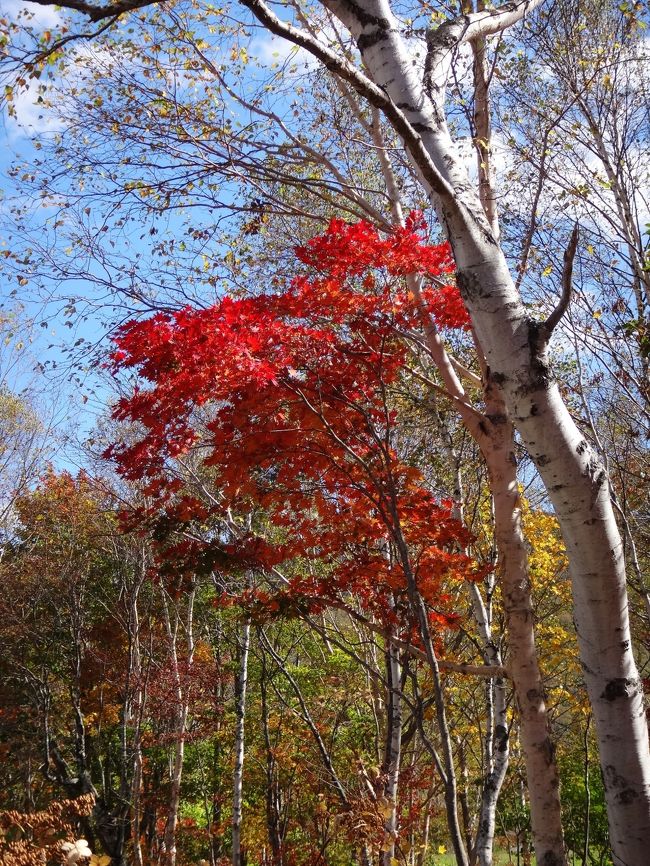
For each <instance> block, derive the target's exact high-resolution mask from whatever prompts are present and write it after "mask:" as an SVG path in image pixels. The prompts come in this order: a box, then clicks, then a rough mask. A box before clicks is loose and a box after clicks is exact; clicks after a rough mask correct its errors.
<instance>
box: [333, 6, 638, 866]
mask: <svg viewBox="0 0 650 866" xmlns="http://www.w3.org/2000/svg"><path fill="white" fill-rule="evenodd" d="M327 6H328V8H330V9H331V10H332V11H333V12H334V14H335V15H337V17H338V18H339V19H340V20H341V21H342V22H343V23H344V24H345V26H346V27H348V29H349V30H350V32H351V33H352V35H353V37H354V39H355V41H356V43H357V46H358V48H359V50H360V52H361V55H362V57H363V61H364V64H365V67H366V68H367V69H368V70H369V72H370V75H371V77H372V79H373V80H374V83H375V84H376V85H378V86H379V87H380V88H381V90H382V91H384V92H385V93H386V94H387V95H388V96H389V97H390V100H391V102H392V104H393V105H394V106H395V107H396V108H397V109H399V111H400V112H401V113H402V115H403V116H404V117H405V118H406V120H407V121H408V124H409V126H410V129H411V130H412V131H413V132H414V133H416V136H414V137H411V139H410V140H409V141H407V146H408V148H409V150H410V152H411V155H412V157H413V160H414V162H415V164H416V165H417V166H418V168H419V169H420V173H421V176H422V180H423V182H424V183H425V185H426V186H427V187H428V188H429V190H430V191H431V195H432V202H433V204H434V206H435V208H436V211H437V213H438V215H439V217H440V220H441V223H442V225H443V227H444V229H445V231H446V234H447V236H448V238H449V241H450V243H451V245H452V248H453V251H454V256H455V259H456V263H457V267H458V283H459V286H460V289H461V292H462V294H463V298H464V300H465V302H466V304H467V306H468V309H469V311H470V314H471V316H472V321H473V323H474V327H475V329H476V333H477V335H478V338H479V341H480V343H481V346H482V347H483V350H484V351H485V354H486V357H487V361H488V364H489V371H488V375H489V377H490V380H491V381H492V382H494V383H495V384H497V385H498V386H500V387H501V388H502V390H503V393H504V395H505V399H506V404H507V408H508V412H509V414H510V416H511V418H512V419H513V421H514V423H515V425H516V427H517V429H518V430H519V433H520V435H521V437H522V440H523V442H524V445H525V446H526V448H527V450H528V452H529V454H530V455H531V457H532V458H533V460H534V461H535V465H536V466H537V467H538V469H539V472H540V474H541V476H542V478H543V480H544V483H545V485H546V488H547V491H548V494H549V497H550V499H551V501H552V503H553V506H554V508H555V511H556V514H557V516H558V520H559V522H560V526H561V528H562V533H563V536H564V540H565V543H566V546H567V552H568V555H569V562H570V570H571V576H572V581H573V596H574V619H575V624H576V629H577V634H578V642H579V647H580V657H581V662H582V666H583V670H584V675H585V682H586V685H587V690H588V694H589V698H590V702H591V705H592V708H593V714H594V722H595V728H596V734H597V738H598V744H599V749H600V760H601V766H602V771H603V778H604V782H605V795H606V801H607V807H608V818H609V827H610V838H611V846H612V853H613V857H614V863H615V864H616V866H645V864H646V863H647V857H648V852H647V840H648V839H650V751H649V748H648V728H647V724H646V718H645V708H644V701H643V693H642V689H641V684H640V680H639V675H638V670H637V667H636V663H635V660H634V657H633V653H632V646H631V635H630V628H629V616H628V605H627V595H626V580H625V562H624V556H623V545H622V543H621V537H620V534H619V531H618V527H617V525H616V521H615V518H614V514H613V510H612V505H611V501H610V496H609V489H608V484H607V479H606V477H605V472H604V470H603V468H602V466H601V463H600V461H599V459H598V458H597V456H596V455H595V454H594V453H593V451H592V449H591V448H590V447H589V445H588V443H587V442H586V441H585V440H584V438H583V436H582V435H581V433H580V431H579V430H578V428H577V427H576V425H575V423H574V422H573V419H572V418H571V416H570V414H569V412H568V410H567V408H566V406H565V405H564V403H563V401H562V398H561V396H560V393H559V390H558V387H557V384H556V383H555V381H554V379H553V376H552V373H551V370H550V368H549V365H548V358H547V355H546V351H545V341H546V338H547V336H548V335H546V334H544V333H543V327H542V326H540V324H539V323H536V322H534V321H533V320H531V319H530V318H529V316H528V314H527V312H526V309H525V307H524V305H523V303H522V300H521V298H520V296H519V295H518V293H517V291H516V290H515V286H514V283H513V280H512V278H511V275H510V273H509V270H508V267H507V264H506V260H505V257H504V255H503V252H502V250H501V249H500V247H499V245H498V243H497V242H496V240H495V238H494V236H493V234H492V232H491V229H490V225H489V223H488V221H487V219H486V218H485V215H484V213H483V209H482V207H481V203H480V200H479V199H478V196H477V195H476V193H475V191H474V190H473V188H472V184H471V182H470V181H469V179H468V177H467V174H466V171H465V169H464V167H463V166H462V165H461V163H460V162H459V159H458V157H457V156H456V151H455V148H454V147H453V143H452V140H451V138H450V136H449V132H448V130H447V126H446V122H445V118H444V113H443V100H444V89H445V84H446V75H447V70H448V67H449V63H450V59H451V52H452V51H453V49H454V47H455V46H456V45H457V44H458V43H459V41H460V40H461V38H463V37H462V32H461V31H462V30H463V29H464V30H465V32H466V33H467V34H469V35H471V32H472V31H470V28H469V26H468V23H467V20H466V19H462V20H461V21H460V22H459V24H458V28H457V30H454V29H453V28H444V27H441V28H439V30H438V31H436V33H435V34H434V37H433V40H432V42H433V44H432V46H431V48H432V50H431V54H430V58H429V63H428V67H429V79H430V82H431V87H430V96H431V99H429V98H428V96H427V94H426V93H425V92H424V89H423V86H422V83H421V81H420V71H419V66H418V65H416V64H414V63H413V62H412V57H411V54H410V51H409V49H408V47H407V45H406V43H405V42H404V40H403V39H402V36H401V27H400V24H399V22H398V21H397V19H396V18H395V17H394V16H393V14H392V12H391V9H390V6H389V4H388V2H385V0H359V2H351V0H345V2H343V0H342V2H336V0H334V2H327ZM513 8H514V7H509V9H510V10H512V9H513ZM493 32H494V31H493ZM375 98H376V97H375ZM421 149H423V150H424V151H425V152H426V154H427V155H428V157H429V159H430V163H427V162H426V159H425V158H423V156H422V153H421ZM547 862H548V864H549V866H550V864H551V863H555V862H556V861H555V860H547Z"/></svg>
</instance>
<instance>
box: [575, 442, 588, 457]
mask: <svg viewBox="0 0 650 866" xmlns="http://www.w3.org/2000/svg"><path fill="white" fill-rule="evenodd" d="M587 448H589V445H588V444H587V440H586V439H581V440H580V441H579V442H578V444H577V445H576V454H578V455H580V456H582V455H583V454H584V453H585V451H586V450H587Z"/></svg>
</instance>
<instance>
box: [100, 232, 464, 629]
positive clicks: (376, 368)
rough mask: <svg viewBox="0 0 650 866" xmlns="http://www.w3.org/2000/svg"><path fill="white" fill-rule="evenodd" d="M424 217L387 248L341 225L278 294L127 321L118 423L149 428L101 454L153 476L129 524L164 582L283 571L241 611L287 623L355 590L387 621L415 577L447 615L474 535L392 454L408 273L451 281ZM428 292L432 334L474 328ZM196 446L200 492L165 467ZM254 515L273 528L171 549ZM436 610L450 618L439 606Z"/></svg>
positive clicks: (442, 294) (450, 302)
mask: <svg viewBox="0 0 650 866" xmlns="http://www.w3.org/2000/svg"><path fill="white" fill-rule="evenodd" d="M420 220H421V217H419V215H414V216H412V217H411V218H410V219H409V221H408V223H407V226H406V227H405V228H403V229H402V228H399V229H396V230H395V231H393V232H392V233H391V234H390V235H388V236H387V237H386V238H383V239H382V238H380V236H379V235H378V234H377V232H376V231H375V229H374V228H372V226H370V225H368V224H367V223H363V222H361V223H357V224H355V225H348V224H346V223H344V222H342V221H340V220H333V221H332V223H331V224H330V226H329V229H328V231H327V232H326V233H325V234H323V235H322V236H320V237H317V238H314V239H313V240H311V241H310V242H309V243H308V244H306V245H305V246H304V247H301V248H299V249H298V251H297V255H298V257H299V259H300V260H301V261H302V262H303V263H304V264H305V265H308V266H309V268H310V269H311V270H312V272H314V271H315V274H314V273H312V275H311V276H305V275H302V276H299V277H296V278H295V279H294V280H293V281H292V283H291V284H290V285H289V287H288V288H287V289H285V290H283V291H280V292H277V293H275V294H270V295H260V296H257V297H250V298H242V299H233V298H230V297H225V298H224V299H223V300H222V301H220V302H219V303H218V304H216V305H215V306H213V307H211V308H209V309H203V310H194V309H189V308H186V309H184V310H181V311H180V312H176V313H169V314H168V313H159V314H157V315H155V316H153V317H152V318H150V319H147V320H146V321H138V322H136V321H133V322H129V323H127V324H126V325H125V326H124V327H123V328H122V329H121V331H120V333H119V335H118V337H117V340H116V342H117V349H116V351H115V353H114V355H113V364H114V368H115V370H118V369H122V368H132V369H134V370H136V371H137V373H138V374H139V376H140V378H141V379H143V380H145V381H146V382H147V383H148V385H147V386H146V387H144V388H136V389H135V391H134V392H133V393H132V394H131V396H129V397H126V398H123V399H122V400H120V401H119V403H118V404H117V406H116V409H115V412H114V414H115V417H116V418H118V419H120V420H132V421H136V422H139V424H140V425H141V427H142V428H143V431H144V432H143V435H142V436H141V438H140V439H139V441H137V442H136V443H135V444H129V445H121V446H114V447H113V448H111V449H109V452H110V455H111V456H112V457H113V458H114V459H115V460H116V461H117V463H118V465H119V468H120V471H121V472H122V474H123V475H124V476H125V477H127V478H130V479H140V480H144V481H145V482H146V486H145V492H146V494H147V495H148V496H149V497H150V502H151V505H149V506H148V507H147V508H142V509H140V510H139V512H138V513H137V514H136V515H135V522H136V523H138V524H140V525H142V524H147V525H149V526H152V527H153V529H154V536H155V537H157V539H158V541H159V542H160V544H161V550H162V551H163V553H164V556H163V557H161V561H162V560H163V559H164V560H165V562H166V567H167V569H168V570H169V571H170V572H172V571H173V572H174V573H176V574H178V573H182V572H183V570H196V569H205V570H222V571H228V570H229V569H231V568H236V569H239V570H245V569H249V570H251V569H255V570H259V571H261V572H262V573H266V574H269V573H271V571H272V570H273V569H274V568H277V567H279V566H280V565H285V566H287V574H288V575H290V576H289V577H288V578H287V583H286V584H285V586H284V588H283V590H282V591H281V592H277V591H275V592H274V593H273V594H272V595H266V594H264V593H262V592H260V591H259V590H257V591H252V590H251V591H249V592H248V593H247V594H245V596H244V598H241V597H239V599H238V601H239V602H240V603H241V602H242V601H243V602H247V603H249V604H250V605H255V604H257V605H258V606H259V605H260V604H261V605H263V606H264V607H265V608H266V610H268V611H270V612H285V613H286V612H291V611H294V612H295V611H296V610H303V609H304V608H305V606H307V607H308V608H309V609H311V610H314V609H318V608H319V607H320V608H322V607H324V606H326V605H327V604H330V603H333V602H336V601H337V600H339V599H340V598H341V596H342V595H343V594H344V593H355V594H356V595H357V596H358V597H359V598H360V599H361V600H362V602H363V603H364V604H365V605H366V606H367V607H368V608H372V609H374V610H375V612H377V613H381V614H383V615H384V616H385V615H386V610H387V608H388V604H387V599H388V598H389V597H391V598H394V597H397V598H399V597H400V595H403V594H404V593H405V590H406V571H407V570H408V569H410V570H411V571H412V573H413V574H414V575H415V578H416V580H417V583H418V587H419V589H420V591H421V592H422V593H423V595H424V596H425V597H426V598H427V600H428V602H429V604H430V605H431V606H432V607H434V608H439V607H441V606H442V607H443V608H444V607H445V601H444V599H443V598H442V596H441V593H440V584H441V581H442V579H443V578H444V577H446V576H448V575H455V576H457V577H459V578H466V577H471V576H473V564H472V563H471V561H470V560H468V559H467V558H466V557H465V556H463V555H461V554H459V553H458V552H457V550H458V548H459V547H461V546H463V545H464V544H465V543H466V541H467V534H466V532H465V530H464V529H463V527H462V526H461V525H459V524H458V523H457V522H456V521H455V520H453V519H452V517H451V513H450V505H449V503H445V502H443V503H440V502H437V501H436V500H435V499H434V497H433V496H432V495H431V493H430V492H429V491H428V490H427V489H426V487H425V486H424V483H423V479H422V477H421V474H420V472H419V471H418V470H417V469H415V468H413V467H411V466H409V465H406V464H405V463H404V462H403V461H402V460H401V459H400V457H399V455H398V450H397V443H398V438H399V431H398V426H397V417H396V412H395V410H394V408H393V405H392V403H391V397H390V391H391V387H392V386H393V385H394V384H395V383H396V382H397V380H398V377H399V375H400V373H401V371H402V370H403V368H404V366H405V363H406V350H405V347H404V345H403V342H402V341H401V339H400V336H399V335H400V332H401V331H403V330H405V329H412V328H414V327H417V325H418V313H417V311H416V310H415V308H414V305H413V304H412V302H411V299H410V298H409V296H408V293H407V291H406V290H405V287H404V281H403V280H402V279H401V277H402V276H403V275H404V274H407V273H417V274H420V275H422V276H424V277H425V278H428V279H429V280H431V279H432V278H434V277H435V278H439V277H440V276H441V275H447V274H450V273H451V272H452V271H453V263H452V260H451V258H450V254H449V249H448V247H447V246H446V245H441V246H427V245H425V244H423V243H422V241H421V238H420V236H419V234H418V230H419V228H420V225H419V221H420ZM424 296H425V299H426V302H427V303H428V304H429V305H430V307H431V312H432V314H433V316H434V318H436V319H437V320H438V322H439V323H440V324H441V325H444V326H449V327H456V328H465V327H467V323H468V320H467V315H466V312H465V310H464V307H463V306H462V302H461V301H460V297H459V295H458V292H457V290H456V289H455V288H454V287H452V286H445V287H444V288H442V289H440V288H435V287H433V286H432V285H429V286H428V287H427V288H425V291H424ZM190 449H194V453H195V454H196V455H200V464H201V469H200V470H199V471H200V473H201V474H202V476H203V477H204V478H209V487H210V489H211V490H212V491H213V493H214V495H213V496H210V497H209V499H207V498H206V497H205V496H204V495H202V496H199V495H193V494H192V493H191V492H188V490H189V488H188V487H187V486H185V487H184V492H183V493H182V494H181V488H183V484H182V483H181V482H180V481H179V480H178V477H177V474H175V472H174V463H175V461H176V460H177V459H178V458H180V457H181V456H182V455H184V454H186V453H187V452H188V451H189V450H190ZM193 459H194V464H193V465H194V466H195V471H196V465H197V464H196V457H194V458H193ZM254 509H258V510H259V512H260V513H264V514H265V515H266V521H267V525H268V526H272V530H269V531H267V532H266V537H262V533H261V532H259V531H257V532H254V531H252V530H251V531H245V532H244V531H242V532H241V533H240V534H239V535H238V536H236V535H231V536H230V537H229V538H226V537H225V535H224V533H223V532H221V533H218V532H213V534H212V537H211V538H206V536H205V533H204V535H203V538H202V539H201V540H197V538H198V534H197V533H193V534H192V536H191V537H190V535H189V534H186V536H185V537H182V538H180V540H179V534H178V530H179V529H182V528H184V527H189V526H190V525H191V524H192V525H196V524H202V525H205V524H207V523H209V522H210V520H212V521H213V522H214V521H215V520H216V521H218V520H219V519H220V518H223V517H224V515H226V514H227V513H228V514H240V515H241V514H247V513H248V514H250V513H251V511H252V510H254ZM387 542H390V543H391V545H392V548H393V550H394V551H397V555H393V557H392V558H391V557H389V556H388V555H387V550H388V544H387ZM316 563H318V565H316ZM288 564H290V566H289V565H288ZM441 599H442V601H441ZM432 617H433V619H436V618H437V619H438V621H439V622H440V623H442V624H445V625H447V624H451V623H452V621H453V616H452V615H451V614H449V613H448V612H447V611H445V610H444V609H443V610H439V611H438V612H436V613H434V614H432Z"/></svg>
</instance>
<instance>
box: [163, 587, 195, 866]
mask: <svg viewBox="0 0 650 866" xmlns="http://www.w3.org/2000/svg"><path fill="white" fill-rule="evenodd" d="M194 596H195V591H194V590H193V591H192V592H191V593H190V595H189V597H188V600H187V623H186V629H187V635H186V639H187V667H188V670H187V676H186V678H185V679H186V681H185V683H184V682H183V677H182V675H181V668H180V665H179V660H178V648H177V634H178V625H179V612H178V611H176V615H175V622H174V626H173V628H172V623H171V619H170V616H169V609H168V605H167V599H166V597H165V598H164V599H163V600H164V612H165V628H166V630H167V637H168V639H169V653H170V660H171V663H172V676H173V678H174V697H175V702H176V707H175V730H174V734H175V743H174V761H173V765H172V776H171V790H170V793H169V804H168V807H167V824H166V826H165V835H164V848H165V850H164V858H163V859H164V863H165V866H176V828H177V826H178V812H179V808H180V801H181V781H182V778H183V765H184V762H185V734H186V732H187V716H188V712H189V691H190V683H189V674H190V670H191V665H192V658H193V655H194V630H193V611H194Z"/></svg>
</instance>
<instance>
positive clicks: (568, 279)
mask: <svg viewBox="0 0 650 866" xmlns="http://www.w3.org/2000/svg"><path fill="white" fill-rule="evenodd" d="M579 234H580V226H579V224H578V223H577V222H576V224H575V225H574V226H573V231H572V232H571V237H570V239H569V245H568V246H567V248H566V250H565V251H564V267H563V268H562V294H561V296H560V300H559V301H558V303H557V306H556V307H555V309H554V310H553V312H552V313H551V314H550V316H549V317H548V319H547V320H546V321H545V322H544V323H543V325H542V326H541V328H540V338H541V343H540V345H542V346H544V345H546V343H548V341H549V339H550V337H551V334H552V333H553V331H554V330H555V328H556V327H557V325H558V323H559V321H560V319H561V318H562V316H563V315H564V314H565V313H566V311H567V309H568V307H569V303H570V302H571V295H572V294H573V283H572V278H573V260H574V259H575V256H576V250H577V248H578V237H579Z"/></svg>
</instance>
